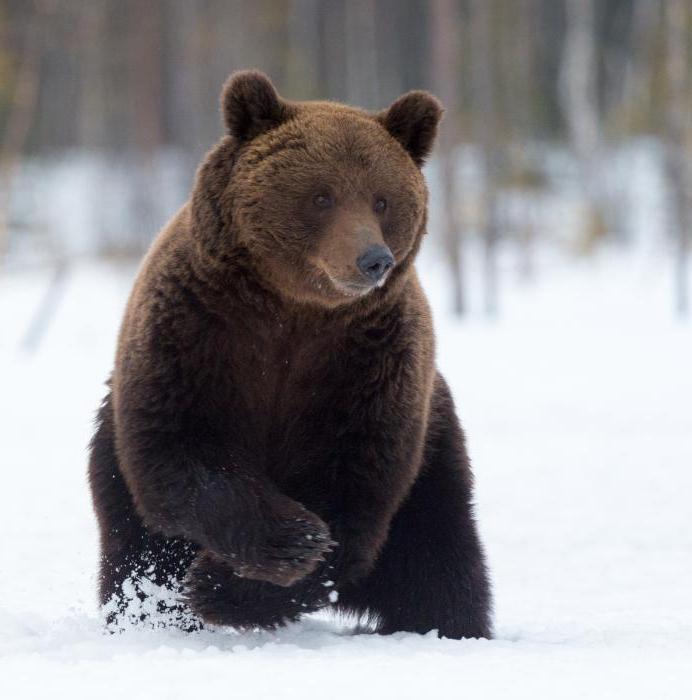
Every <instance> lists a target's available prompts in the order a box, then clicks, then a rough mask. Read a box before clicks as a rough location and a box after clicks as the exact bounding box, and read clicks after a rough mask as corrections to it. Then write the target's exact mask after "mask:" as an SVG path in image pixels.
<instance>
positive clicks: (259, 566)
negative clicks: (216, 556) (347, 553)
mask: <svg viewBox="0 0 692 700" xmlns="http://www.w3.org/2000/svg"><path fill="white" fill-rule="evenodd" d="M336 544H337V543H336V542H334V540H332V538H331V535H330V532H329V528H328V527H327V525H326V524H325V523H324V521H322V520H321V519H320V518H319V517H317V516H316V515H315V514H314V513H311V512H310V511H308V510H305V509H304V508H301V509H296V510H294V511H293V512H290V513H284V514H282V515H281V516H278V517H274V518H272V519H271V520H269V521H268V522H267V524H266V528H265V532H264V533H263V537H262V538H261V540H260V541H259V542H258V543H257V544H256V546H255V551H254V552H253V555H254V556H251V557H248V559H247V560H246V561H245V562H244V563H242V564H234V565H233V568H234V569H235V572H236V574H237V575H238V576H242V577H244V578H250V579H257V580H259V581H269V582H270V583H273V584H276V585H277V586H292V585H293V584H294V583H296V582H297V581H300V579H302V578H304V577H305V576H307V575H308V574H311V573H312V572H313V571H314V570H315V569H316V568H317V566H318V564H320V562H323V561H325V555H327V554H328V553H329V552H331V551H332V550H333V549H334V547H335V546H336Z"/></svg>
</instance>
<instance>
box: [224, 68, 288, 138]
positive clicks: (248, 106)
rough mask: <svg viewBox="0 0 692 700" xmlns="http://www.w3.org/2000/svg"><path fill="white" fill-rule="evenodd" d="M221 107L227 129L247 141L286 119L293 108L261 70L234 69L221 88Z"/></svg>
mask: <svg viewBox="0 0 692 700" xmlns="http://www.w3.org/2000/svg"><path fill="white" fill-rule="evenodd" d="M221 110H222V112H223V119H224V123H225V125H226V128H227V129H228V133H229V134H231V135H232V136H235V137H236V138H237V139H239V140H240V141H249V140H250V139H253V138H254V137H255V136H258V135H259V134H261V133H263V132H264V131H269V129H272V128H274V127H275V126H278V125H279V124H281V123H282V122H284V121H286V119H288V118H289V117H290V116H291V114H292V108H291V106H290V105H288V104H287V103H286V102H284V101H283V100H282V99H281V98H280V97H279V95H278V94H277V92H276V90H275V88H274V86H273V85H272V84H271V81H270V80H269V78H267V76H266V75H265V74H264V73H260V72H259V71H255V70H246V71H240V72H238V73H233V75H231V77H230V78H229V79H228V80H227V81H226V84H225V85H224V86H223V90H222V91H221Z"/></svg>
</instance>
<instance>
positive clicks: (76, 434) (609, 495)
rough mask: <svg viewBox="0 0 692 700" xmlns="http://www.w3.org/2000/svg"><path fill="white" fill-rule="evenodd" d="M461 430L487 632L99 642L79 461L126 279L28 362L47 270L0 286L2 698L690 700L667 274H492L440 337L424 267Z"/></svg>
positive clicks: (592, 268)
mask: <svg viewBox="0 0 692 700" xmlns="http://www.w3.org/2000/svg"><path fill="white" fill-rule="evenodd" d="M422 268H423V271H424V273H425V274H424V279H425V282H426V285H427V286H428V288H429V290H430V295H431V299H432V300H433V305H434V309H435V311H436V325H437V328H438V355H439V363H440V366H441V367H442V369H443V371H444V372H445V374H446V375H447V377H448V378H449V380H450V383H451V385H452V388H453V391H454V394H455V397H456V400H457V403H458V409H459V412H460V414H461V416H462V418H463V421H464V424H465V427H466V430H467V433H468V438H469V445H470V450H471V456H472V459H473V462H474V467H475V473H476V480H477V493H476V495H477V512H478V517H479V521H480V526H481V531H482V536H483V539H484V541H485V544H486V548H487V552H488V557H489V562H490V566H491V569H492V575H493V582H494V590H495V601H496V602H495V609H496V615H495V618H496V638H495V639H494V640H492V641H487V640H463V641H452V640H444V639H443V640H439V639H437V638H436V637H435V635H434V634H430V635H426V636H424V637H420V636H416V635H411V634H397V635H394V636H393V637H379V636H373V635H368V634H354V633H353V631H352V630H351V628H350V627H349V625H348V622H347V621H343V620H338V619H332V618H330V617H328V616H316V617H312V618H308V619H306V620H304V621H303V622H301V623H300V624H297V625H294V626H292V627H289V628H286V629H283V630H281V631H279V632H277V633H274V634H272V633H266V632H251V633H244V634H237V633H234V632H231V631H212V630H205V631H203V632H199V633H194V634H184V633H181V632H176V631H172V630H161V629H152V630H146V629H135V630H128V631H126V632H125V633H122V634H115V635H107V634H104V632H103V630H102V626H101V622H100V619H99V617H98V613H97V608H96V602H95V569H96V552H97V536H96V528H95V522H94V518H93V515H92V512H91V505H90V500H89V494H88V490H87V487H86V480H85V468H86V444H87V442H88V439H89V436H90V430H91V422H92V418H93V414H94V410H95V408H96V406H97V405H98V402H99V400H100V398H101V395H102V393H103V386H102V382H103V381H104V380H105V378H106V376H107V374H108V370H109V367H110V365H111V362H112V355H113V349H114V342H115V334H116V332H117V324H118V320H119V315H120V313H121V311H122V308H123V304H124V301H125V299H126V296H127V293H128V289H129V285H130V283H131V280H132V276H133V274H134V268H132V267H128V266H123V265H120V266H116V265H114V264H113V265H106V264H95V263H86V262H85V263H82V264H76V265H74V266H73V268H72V271H71V273H70V276H69V278H68V281H67V287H66V289H65V290H64V293H63V297H62V301H61V304H60V306H59V309H58V312H57V315H56V317H55V318H54V319H53V320H52V322H51V325H50V326H49V328H48V329H47V331H46V334H45V336H44V338H43V340H42V343H41V345H40V347H39V348H38V350H37V351H36V352H35V353H33V354H26V353H25V352H22V351H21V349H20V348H21V343H22V338H23V335H24V333H25V332H26V329H27V327H28V326H29V323H30V318H31V315H32V313H34V312H35V309H36V305H37V304H38V303H39V300H40V299H41V298H42V295H43V294H44V293H45V285H46V284H47V280H48V278H49V275H48V273H47V272H45V271H44V272H42V271H40V270H38V271H34V272H23V273H20V272H19V271H14V272H6V273H3V275H2V276H1V277H0V329H2V330H1V332H0V426H1V428H0V431H1V439H0V465H1V467H2V475H3V485H4V488H3V490H2V493H1V494H0V532H1V533H2V536H1V539H0V543H1V554H2V557H1V559H0V561H1V562H2V565H1V567H0V693H2V696H3V697H6V698H45V697H67V696H68V695H69V697H72V698H76V699H78V698H82V697H84V698H90V697H94V696H97V697H99V698H103V699H106V698H111V697H112V698H123V697H126V698H140V697H147V698H190V697H196V696H197V695H199V694H200V693H201V692H204V693H206V694H209V693H217V692H218V694H219V696H220V697H233V698H334V699H338V698H341V697H347V696H348V697H361V696H362V697H378V698H389V697H391V698H409V697H411V698H414V697H415V698H419V697H421V696H423V695H433V696H440V697H458V696H465V697H473V698H495V697H501V696H502V697H506V696H510V697H513V698H524V697H526V698H529V697H531V698H536V697H544V698H555V697H559V698H622V697H627V698H651V697H656V698H683V697H692V695H691V694H692V598H691V596H690V590H692V522H691V513H692V508H691V506H690V494H691V493H692V403H691V399H690V397H692V360H691V358H692V327H691V326H690V325H689V324H687V325H684V324H680V323H679V322H676V321H675V320H673V318H672V315H671V311H670V308H671V306H672V304H671V293H670V282H669V277H670V274H669V269H668V267H667V263H665V262H663V261H661V262H656V261H653V262H652V261H651V260H650V259H649V260H647V261H646V264H643V261H642V259H641V258H637V259H634V258H631V257H627V256H624V255H623V254H618V255H607V256H605V257H604V258H603V259H602V260H597V261H596V262H593V261H591V262H589V263H588V264H587V263H583V264H577V265H574V264H572V265H570V266H565V265H563V264H562V263H561V262H560V261H557V260H556V261H552V262H551V263H550V264H549V265H547V266H544V269H543V270H542V271H541V274H540V277H539V279H538V281H537V282H536V283H535V284H533V285H531V286H521V285H520V284H519V283H518V282H517V283H515V282H514V281H513V275H512V274H511V272H506V273H505V274H504V279H505V280H506V282H505V284H504V286H503V290H502V292H503V293H502V299H503V315H502V317H501V319H500V320H498V321H496V322H489V321H486V320H484V319H482V318H479V317H471V318H470V319H469V320H466V321H464V322H458V321H456V320H454V319H453V318H452V317H451V316H449V314H448V313H447V311H446V300H445V296H444V293H445V290H446V283H445V276H444V270H443V268H441V267H440V262H439V260H438V259H437V258H436V257H435V256H434V255H433V254H428V255H427V256H426V258H425V260H424V261H423V265H422Z"/></svg>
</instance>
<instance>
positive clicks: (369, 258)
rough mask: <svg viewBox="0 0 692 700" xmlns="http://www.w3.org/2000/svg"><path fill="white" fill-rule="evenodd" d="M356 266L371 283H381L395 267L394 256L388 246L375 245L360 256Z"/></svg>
mask: <svg viewBox="0 0 692 700" xmlns="http://www.w3.org/2000/svg"><path fill="white" fill-rule="evenodd" d="M356 265H358V269H359V270H360V271H361V272H362V273H363V274H364V275H365V276H366V277H367V278H368V279H369V280H370V281H371V282H379V281H380V280H381V279H382V278H383V277H384V276H385V275H386V274H387V273H388V272H389V271H390V270H391V269H392V267H394V256H393V255H392V252H391V251H390V250H389V248H387V246H386V245H373V246H370V247H369V248H368V249H367V250H366V251H365V252H364V253H362V254H361V255H360V256H359V258H358V260H356Z"/></svg>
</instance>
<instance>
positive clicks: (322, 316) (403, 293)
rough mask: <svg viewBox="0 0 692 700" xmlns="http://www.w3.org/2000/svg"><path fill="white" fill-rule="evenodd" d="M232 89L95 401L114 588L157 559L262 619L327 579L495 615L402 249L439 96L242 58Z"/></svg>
mask: <svg viewBox="0 0 692 700" xmlns="http://www.w3.org/2000/svg"><path fill="white" fill-rule="evenodd" d="M222 110H223V114H224V120H225V124H226V127H227V129H228V132H229V133H228V135H227V136H225V137H224V138H223V139H222V140H221V141H220V142H219V144H217V146H215V147H214V148H213V149H212V150H211V151H210V152H209V154H208V155H207V157H206V159H205V161H204V163H203V164H202V166H201V167H200V169H199V172H198V174H197V180H196V184H195V187H194V190H193V193H192V197H191V200H190V202H189V203H188V204H186V205H185V206H184V207H183V209H182V210H181V211H180V212H179V213H178V214H177V215H176V216H175V218H174V219H173V220H172V221H171V223H170V224H169V225H168V226H167V227H166V228H165V229H164V231H163V232H162V233H161V234H160V236H159V238H158V239H157V241H156V242H155V244H154V246H153V247H152V249H151V251H150V252H149V254H148V255H147V257H146V259H145V261H144V264H143V267H142V270H141V272H140V274H139V277H138V280H137V282H136V284H135V288H134V290H133V293H132V296H131V299H130V302H129V304H128V308H127V311H126V314H125V318H124V321H123V325H122V330H121V334H120V339H119V344H118V352H117V358H116V364H115V370H114V373H113V377H112V392H111V394H110V395H109V397H107V398H106V400H105V402H104V405H103V407H102V409H101V413H100V416H99V427H98V429H97V433H96V435H95V437H94V441H93V449H92V460H91V465H90V477H91V484H92V489H93V493H94V500H95V505H96V511H97V515H98V517H99V523H100V526H101V537H102V539H101V541H102V569H101V598H102V601H103V602H106V601H107V600H109V599H111V598H112V597H113V596H115V597H116V598H117V596H118V595H119V593H120V589H121V585H122V581H123V580H124V578H126V577H127V576H130V575H134V577H135V578H137V577H141V576H143V572H144V571H145V570H151V568H152V565H153V569H154V570H156V571H157V574H156V575H158V572H165V573H162V574H161V576H160V579H161V580H162V581H164V580H171V579H172V580H173V581H179V580H181V579H182V578H183V577H185V586H184V595H185V600H186V602H187V604H188V605H189V606H190V607H191V608H192V609H193V610H194V611H195V613H197V614H198V615H199V616H200V617H202V618H203V619H204V620H207V621H210V622H216V623H219V624H230V625H234V626H237V627H244V626H253V625H259V626H265V627H272V626H274V625H277V624H282V623H283V622H285V621H286V620H290V619H295V618H296V617H297V616H298V615H299V614H301V613H302V612H305V611H309V610H314V609H317V608H319V607H322V606H324V605H328V604H330V602H333V601H330V599H329V597H328V594H329V592H330V586H329V585H325V584H328V583H329V582H330V581H332V582H334V583H335V585H336V586H337V588H338V590H339V593H340V599H339V605H340V606H341V607H342V609H345V610H350V611H355V612H358V613H362V614H368V615H370V616H371V617H372V618H373V619H374V620H376V621H377V624H378V625H379V628H380V629H381V630H382V631H396V630H397V629H402V630H404V629H410V630H413V631H420V632H424V631H427V630H428V629H432V628H437V629H439V630H440V633H441V634H446V635H447V636H452V637H460V636H487V635H488V634H489V632H490V626H489V593H488V585H487V579H486V575H485V567H484V562H483V555H482V551H481V549H480V545H479V542H478V538H477V535H476V531H475V525H474V522H473V518H472V514H471V511H470V506H469V501H470V496H471V493H470V490H471V475H470V469H469V465H468V459H467V456H466V453H465V449H464V445H463V435H462V433H461V431H460V428H459V427H458V424H457V421H456V418H455V416H454V410H453V405H452V403H451V398H450V397H449V394H448V392H447V389H446V387H445V385H444V381H443V380H442V378H441V377H440V376H439V374H437V373H436V370H435V367H434V342H433V330H432V324H431V317H430V311H429V308H428V305H427V303H426V300H425V296H424V294H423V292H422V290H421V287H420V284H419V282H418V280H417V277H416V273H415V269H414V267H413V265H412V263H413V260H414V257H415V254H416V252H417V250H418V247H419V245H420V241H421V237H422V235H423V234H424V232H425V223H426V206H427V190H426V187H425V183H424V180H423V177H422V175H421V173H420V169H419V168H420V165H421V164H422V163H423V160H424V158H425V157H426V155H427V154H428V152H429V150H430V148H431V146H432V143H433V139H434V136H435V131H436V127H437V123H438V121H439V118H440V116H441V108H440V106H439V103H438V102H437V101H436V100H435V99H434V98H433V97H431V96H430V95H427V94H426V93H421V92H415V93H409V94H408V95H406V96H404V97H402V98H400V99H399V100H397V102H395V104H394V105H393V106H392V107H391V108H390V110H388V111H385V112H382V113H380V114H377V115H374V116H373V115H369V114H368V113H366V112H364V111H362V110H358V109H354V108H351V107H346V106H343V105H339V104H332V103H326V102H315V103H290V102H286V101H284V100H282V99H281V98H279V97H278V95H277V94H276V92H275V91H274V88H273V86H272V85H271V83H269V81H268V80H267V78H266V77H264V76H263V75H261V74H258V73H254V72H245V73H240V74H236V75H235V76H233V77H232V78H231V79H230V81H229V82H228V83H227V84H226V86H225V87H224V92H223V94H222ZM382 201H384V202H386V206H385V207H384V209H383V210H382V209H381V208H378V207H380V205H381V202H382ZM325 202H326V203H327V204H326V205H325ZM376 202H380V205H378V206H376ZM373 245H378V246H381V247H382V246H388V249H389V250H391V254H392V255H393V258H394V261H395V265H394V268H393V269H392V270H391V272H389V274H388V276H386V277H383V278H382V279H381V280H380V284H381V286H374V285H373V284H372V281H370V280H366V279H365V277H364V275H363V272H362V271H361V269H359V265H358V262H357V261H358V258H359V256H360V255H361V254H362V253H363V251H365V250H368V249H369V248H370V247H371V246H373ZM414 518H415V521H414ZM176 562H177V563H176ZM418 568H421V571H420V572H419V571H417V569H418ZM173 585H175V584H173ZM406 608H408V609H406Z"/></svg>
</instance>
